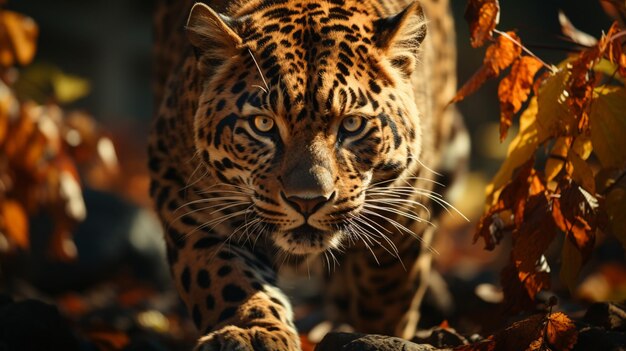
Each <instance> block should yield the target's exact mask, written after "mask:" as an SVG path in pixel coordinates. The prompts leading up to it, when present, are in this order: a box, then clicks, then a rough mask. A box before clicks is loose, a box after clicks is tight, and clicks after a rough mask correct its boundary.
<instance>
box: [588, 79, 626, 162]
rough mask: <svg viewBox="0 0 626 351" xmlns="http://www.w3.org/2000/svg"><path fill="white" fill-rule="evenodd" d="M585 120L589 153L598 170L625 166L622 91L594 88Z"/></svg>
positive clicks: (625, 111)
mask: <svg viewBox="0 0 626 351" xmlns="http://www.w3.org/2000/svg"><path fill="white" fill-rule="evenodd" d="M589 119H590V123H591V141H592V143H593V151H594V153H595V154H596V155H597V156H598V159H599V160H600V163H601V164H602V166H604V167H606V168H622V167H624V166H626V147H625V146H624V145H626V141H625V139H624V137H625V136H626V89H624V88H620V87H609V86H601V87H598V88H596V89H595V91H594V100H593V103H592V104H591V113H590V115H589Z"/></svg>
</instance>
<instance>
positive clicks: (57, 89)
mask: <svg viewBox="0 0 626 351" xmlns="http://www.w3.org/2000/svg"><path fill="white" fill-rule="evenodd" d="M52 85H53V87H54V95H55V96H56V98H57V100H58V101H59V102H60V103H64V104H67V103H71V102H73V101H75V100H78V99H80V98H82V97H84V96H86V95H87V94H89V90H90V89H91V87H90V84H89V81H87V80H86V79H83V78H81V77H78V76H74V75H71V74H66V73H63V72H60V71H59V73H58V74H57V75H55V76H54V77H53V78H52Z"/></svg>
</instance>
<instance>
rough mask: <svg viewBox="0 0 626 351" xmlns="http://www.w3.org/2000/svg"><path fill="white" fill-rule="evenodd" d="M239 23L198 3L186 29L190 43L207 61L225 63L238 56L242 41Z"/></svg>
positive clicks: (192, 9) (192, 11)
mask: <svg viewBox="0 0 626 351" xmlns="http://www.w3.org/2000/svg"><path fill="white" fill-rule="evenodd" d="M237 27H238V22H237V20H235V19H232V18H230V17H228V16H225V15H222V14H219V13H217V12H215V11H214V10H213V9H212V8H210V7H209V6H207V5H205V4H203V3H201V2H198V3H196V4H194V5H193V7H192V8H191V12H190V13H189V18H188V19H187V25H186V27H185V29H186V32H187V38H188V39H189V42H191V44H192V45H193V46H194V47H195V48H196V50H197V52H198V53H199V54H200V55H202V56H205V58H206V59H209V60H216V61H223V60H225V59H227V58H230V57H232V56H234V55H236V54H237V52H238V49H239V48H240V47H241V44H242V42H243V41H242V39H241V37H240V36H239V34H237V32H236V29H237Z"/></svg>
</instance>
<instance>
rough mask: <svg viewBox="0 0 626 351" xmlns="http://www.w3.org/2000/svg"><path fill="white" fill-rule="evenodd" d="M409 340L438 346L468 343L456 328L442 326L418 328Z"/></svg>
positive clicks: (454, 345)
mask: <svg viewBox="0 0 626 351" xmlns="http://www.w3.org/2000/svg"><path fill="white" fill-rule="evenodd" d="M411 341H412V342H415V343H418V344H429V345H433V346H435V347H439V348H443V347H456V346H461V345H466V344H467V343H468V342H467V339H465V338H464V337H463V336H462V335H461V334H459V333H457V332H456V330H454V329H452V328H442V327H434V328H431V329H428V330H420V331H418V332H417V333H416V334H415V336H414V337H413V339H411Z"/></svg>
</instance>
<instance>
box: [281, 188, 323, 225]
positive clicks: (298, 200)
mask: <svg viewBox="0 0 626 351" xmlns="http://www.w3.org/2000/svg"><path fill="white" fill-rule="evenodd" d="M281 195H282V197H283V200H285V202H287V203H288V204H289V206H291V207H293V208H294V209H295V210H296V211H298V212H300V213H301V214H302V215H303V216H304V218H305V219H306V218H308V217H309V216H310V215H312V214H313V213H315V212H316V211H317V210H319V209H320V208H322V207H323V206H324V205H325V204H326V203H327V202H328V201H330V199H331V198H332V197H333V195H334V193H332V194H330V195H328V196H315V197H304V196H287V195H286V194H285V193H283V192H281Z"/></svg>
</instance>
